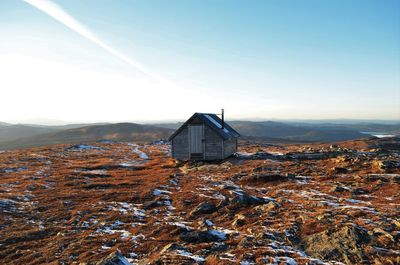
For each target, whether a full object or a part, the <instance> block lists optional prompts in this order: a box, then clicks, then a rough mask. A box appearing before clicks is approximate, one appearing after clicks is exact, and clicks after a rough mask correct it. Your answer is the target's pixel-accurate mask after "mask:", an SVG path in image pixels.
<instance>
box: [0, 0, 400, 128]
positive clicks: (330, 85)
mask: <svg viewBox="0 0 400 265" xmlns="http://www.w3.org/2000/svg"><path fill="white" fill-rule="evenodd" d="M33 1H36V0H33ZM37 1H39V2H45V3H50V1H43V0H37ZM51 2H52V3H55V4H57V6H58V7H59V8H60V9H62V10H63V11H65V13H68V14H69V15H70V16H71V17H73V18H74V19H75V20H76V21H78V22H79V23H81V25H84V26H85V28H86V29H88V30H89V31H90V32H91V33H93V34H94V35H95V36H96V38H98V39H99V40H101V41H102V42H104V43H106V44H107V45H108V46H109V47H111V48H112V49H113V50H114V51H117V52H118V53H120V54H122V56H123V57H124V58H128V59H129V60H131V61H133V62H135V63H138V64H139V65H140V66H143V67H144V69H145V70H144V71H143V69H138V68H137V67H134V66H132V64H129V63H126V61H124V60H121V58H119V57H118V56H115V54H113V53H110V52H109V51H108V50H106V49H104V47H101V46H99V45H98V44H96V43H94V42H93V41H91V40H89V39H88V38H86V37H84V36H82V35H80V34H78V33H77V32H76V31H74V30H72V29H70V28H68V27H67V26H66V25H64V24H63V23H60V21H57V20H55V19H54V18H53V17H51V16H49V15H48V14H46V13H45V12H43V11H41V10H39V9H37V8H35V7H34V6H33V5H31V4H29V3H27V2H24V1H22V0H21V1H18V0H1V1H0V71H1V72H2V73H4V75H5V76H7V78H0V92H1V101H2V102H3V101H6V102H5V103H4V102H3V104H1V105H2V107H1V106H0V120H24V119H33V118H48V119H60V120H68V121H80V120H84V121H101V120H110V121H119V120H152V119H153V120H157V119H159V120H161V119H170V120H174V119H184V118H186V117H188V116H189V115H190V114H191V113H192V112H194V111H207V112H208V111H209V112H216V111H218V110H219V109H220V108H221V107H225V108H226V109H227V114H228V115H230V116H231V118H248V119H254V118H262V119H271V118H279V119H291V118H294V119H302V118H303V119H334V118H356V119H400V1H397V0H394V1H390V0H375V1H368V0H360V1H357V0H335V1H333V0H332V1H321V0H299V1H295V0H291V1H285V0H258V1H255V0H254V1H253V0H250V1H245V0H242V1H230V0H213V1H211V0H197V1H194V0H180V1H173V0H171V1H153V0H142V1H134V0H120V1H110V0H86V1H71V0H63V1H62V0H53V1H51ZM158 79H162V80H167V82H163V81H161V82H160V80H158ZM176 95H179V97H177V96H176ZM183 102H184V103H183Z"/></svg>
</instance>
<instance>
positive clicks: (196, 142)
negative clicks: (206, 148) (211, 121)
mask: <svg viewBox="0 0 400 265" xmlns="http://www.w3.org/2000/svg"><path fill="white" fill-rule="evenodd" d="M189 150H190V158H191V159H196V158H197V159H202V158H203V125H189Z"/></svg>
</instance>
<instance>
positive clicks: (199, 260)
mask: <svg viewBox="0 0 400 265" xmlns="http://www.w3.org/2000/svg"><path fill="white" fill-rule="evenodd" d="M176 252H177V253H178V254H179V255H181V256H184V257H188V258H191V259H192V260H194V261H195V262H204V261H206V260H205V259H204V258H203V257H200V256H197V255H193V254H192V253H190V252H187V251H184V250H177V251H176Z"/></svg>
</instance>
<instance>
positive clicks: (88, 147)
mask: <svg viewBox="0 0 400 265" xmlns="http://www.w3.org/2000/svg"><path fill="white" fill-rule="evenodd" d="M93 149H94V150H102V149H104V148H102V147H99V146H94V145H87V144H78V145H73V146H70V147H68V148H67V150H71V151H82V150H93Z"/></svg>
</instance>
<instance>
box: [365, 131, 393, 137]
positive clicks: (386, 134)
mask: <svg viewBox="0 0 400 265" xmlns="http://www.w3.org/2000/svg"><path fill="white" fill-rule="evenodd" d="M361 133H365V134H370V135H372V136H375V137H378V138H385V137H394V136H396V135H394V134H390V133H384V132H361Z"/></svg>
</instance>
